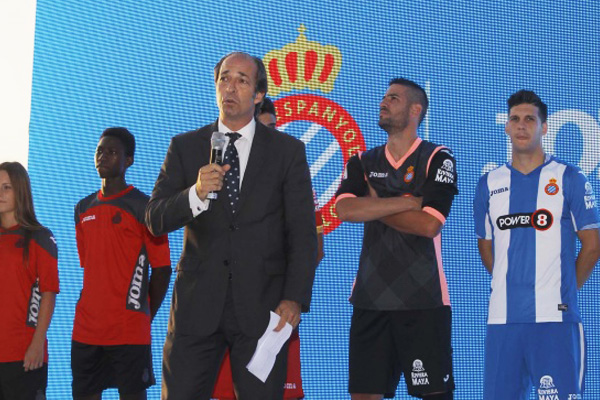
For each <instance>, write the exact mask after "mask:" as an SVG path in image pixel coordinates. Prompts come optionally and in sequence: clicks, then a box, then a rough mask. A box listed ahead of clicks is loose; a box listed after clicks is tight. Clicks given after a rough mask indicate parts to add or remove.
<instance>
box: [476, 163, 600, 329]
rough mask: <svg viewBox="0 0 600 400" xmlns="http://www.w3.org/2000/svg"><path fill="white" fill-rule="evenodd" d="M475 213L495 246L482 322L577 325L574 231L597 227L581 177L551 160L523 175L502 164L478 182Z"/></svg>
mask: <svg viewBox="0 0 600 400" xmlns="http://www.w3.org/2000/svg"><path fill="white" fill-rule="evenodd" d="M474 213H475V231H476V234H477V236H478V237H479V238H480V239H487V240H493V243H494V262H493V266H494V268H493V278H492V294H491V297H490V308H489V316H488V323H490V324H505V323H527V322H563V321H565V322H566V321H570V322H580V320H581V318H580V316H579V310H578V308H577V279H576V274H575V271H576V269H575V256H576V254H575V249H576V247H575V240H576V232H578V231H581V230H586V229H593V228H598V227H599V226H600V224H599V220H598V212H597V207H596V203H595V198H594V193H593V190H592V185H591V184H590V183H589V182H588V180H587V178H586V177H585V175H584V174H583V172H582V171H581V170H580V169H579V168H577V167H575V166H573V165H570V164H567V163H565V162H562V161H560V160H559V159H557V158H555V157H551V156H546V159H545V162H544V164H542V165H541V166H539V167H538V168H536V169H535V170H533V171H531V172H530V173H529V174H523V173H521V172H519V171H518V170H516V169H515V168H513V167H512V165H511V163H507V164H505V165H503V166H501V167H499V168H497V169H495V170H493V171H491V172H489V173H487V174H486V175H484V176H483V177H481V179H480V180H479V184H478V185H477V190H476V194H475V203H474Z"/></svg>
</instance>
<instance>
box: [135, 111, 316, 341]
mask: <svg viewBox="0 0 600 400" xmlns="http://www.w3.org/2000/svg"><path fill="white" fill-rule="evenodd" d="M217 130H218V126H217V123H214V124H212V125H207V126H205V127H203V128H201V129H199V130H196V131H191V132H187V133H184V134H181V135H178V136H176V137H174V138H173V139H172V140H171V144H170V146H169V150H168V152H167V156H166V158H165V161H164V163H163V166H162V169H161V171H160V175H159V177H158V179H157V181H156V185H155V187H154V191H153V192H152V197H151V199H150V202H149V203H148V207H147V209H146V223H147V225H148V228H149V229H150V231H151V232H152V233H153V234H154V235H162V234H165V233H168V232H172V231H174V230H176V229H179V228H181V227H185V235H184V246H183V253H182V255H181V259H180V261H179V264H178V266H177V277H176V280H175V286H174V289H173V301H172V304H171V317H170V321H169V332H177V333H180V334H188V335H201V336H205V335H209V334H211V333H213V332H214V331H215V330H216V329H217V327H218V324H219V320H220V317H221V314H222V311H223V305H224V302H225V295H226V291H227V286H228V285H229V277H230V274H231V285H232V293H233V300H234V306H235V314H236V317H237V321H238V323H239V325H240V328H241V329H242V331H243V332H244V334H246V335H247V336H254V337H257V336H260V335H262V333H263V332H264V330H265V329H266V326H267V323H268V320H269V310H275V308H276V307H277V305H278V304H279V302H280V301H281V300H293V301H297V302H299V303H300V304H301V305H302V309H303V311H308V308H309V305H310V299H311V292H312V284H313V280H314V275H315V268H316V254H317V239H316V228H315V218H314V204H313V198H312V189H311V181H310V173H309V169H308V164H307V161H306V154H305V149H304V144H303V143H302V142H301V141H299V140H297V139H295V138H293V137H291V136H288V135H285V134H282V133H281V132H279V131H276V130H274V129H271V128H268V127H266V126H264V125H262V124H261V123H259V122H257V123H256V132H255V136H254V140H253V142H252V148H251V151H250V157H249V159H248V165H247V167H246V171H245V174H244V178H243V181H242V190H241V193H240V200H239V204H238V211H237V212H236V214H235V216H234V215H233V213H232V212H231V206H230V205H229V202H227V201H225V194H224V192H223V193H221V194H220V195H219V198H218V199H217V200H216V201H213V204H212V206H211V209H210V210H207V211H204V212H202V213H201V214H200V215H198V216H197V217H196V218H194V217H193V215H192V211H191V210H190V205H189V200H188V189H189V188H190V187H191V186H192V185H194V184H195V182H196V178H197V176H198V170H199V169H200V167H202V166H204V165H206V164H208V163H209V156H210V138H211V136H212V133H213V132H215V131H217Z"/></svg>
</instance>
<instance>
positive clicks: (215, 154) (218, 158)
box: [206, 148, 223, 210]
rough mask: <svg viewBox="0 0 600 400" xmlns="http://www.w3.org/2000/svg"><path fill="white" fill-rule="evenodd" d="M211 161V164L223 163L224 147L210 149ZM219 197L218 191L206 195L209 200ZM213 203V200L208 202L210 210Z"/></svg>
mask: <svg viewBox="0 0 600 400" xmlns="http://www.w3.org/2000/svg"><path fill="white" fill-rule="evenodd" d="M210 163H211V164H219V165H221V164H222V163H223V149H219V148H212V149H210ZM217 197H219V195H218V193H217V192H209V193H208V195H206V198H207V199H208V200H216V199H217ZM211 204H212V201H211V202H209V203H208V209H209V210H210V206H211Z"/></svg>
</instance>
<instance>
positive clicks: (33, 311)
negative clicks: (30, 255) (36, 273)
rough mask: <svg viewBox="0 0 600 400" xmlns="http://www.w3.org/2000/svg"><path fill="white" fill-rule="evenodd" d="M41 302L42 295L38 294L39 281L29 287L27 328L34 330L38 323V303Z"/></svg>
mask: <svg viewBox="0 0 600 400" xmlns="http://www.w3.org/2000/svg"><path fill="white" fill-rule="evenodd" d="M41 301H42V295H41V293H40V284H39V281H35V283H34V284H33V285H32V286H31V296H30V297H29V312H28V313H27V326H30V327H32V328H35V327H36V326H37V322H38V315H39V314H40V303H41Z"/></svg>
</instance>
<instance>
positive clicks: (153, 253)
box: [144, 227, 171, 268]
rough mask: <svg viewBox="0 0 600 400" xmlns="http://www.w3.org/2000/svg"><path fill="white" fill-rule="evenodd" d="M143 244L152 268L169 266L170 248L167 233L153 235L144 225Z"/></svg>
mask: <svg viewBox="0 0 600 400" xmlns="http://www.w3.org/2000/svg"><path fill="white" fill-rule="evenodd" d="M144 244H145V245H146V251H147V252H148V261H150V266H151V267H152V268H158V267H166V266H169V267H170V266H171V250H170V249H169V237H168V236H167V235H161V236H153V235H152V234H151V233H150V231H149V230H148V228H146V227H144Z"/></svg>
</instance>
